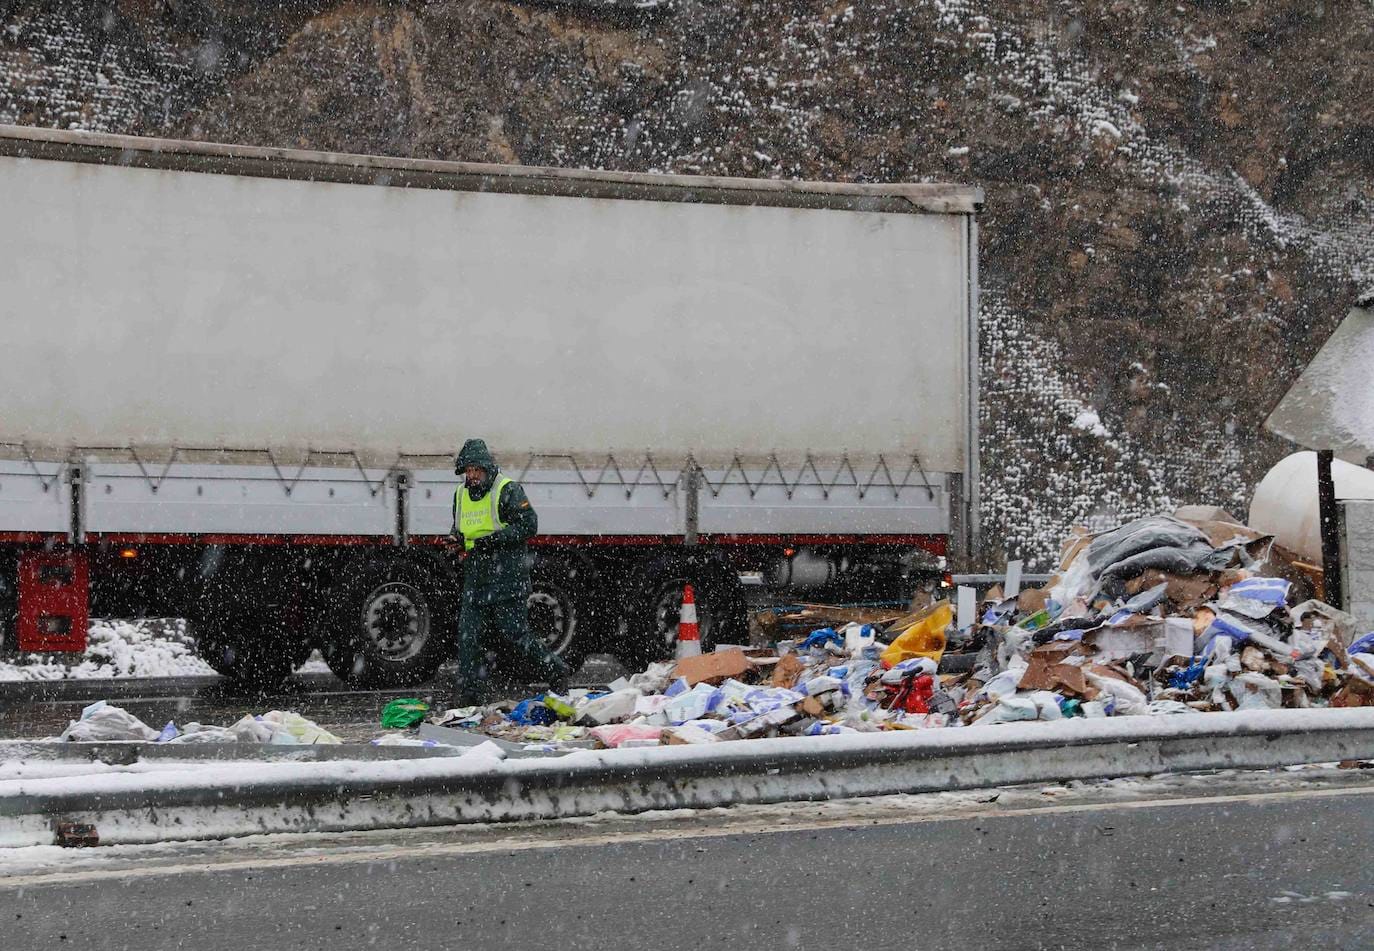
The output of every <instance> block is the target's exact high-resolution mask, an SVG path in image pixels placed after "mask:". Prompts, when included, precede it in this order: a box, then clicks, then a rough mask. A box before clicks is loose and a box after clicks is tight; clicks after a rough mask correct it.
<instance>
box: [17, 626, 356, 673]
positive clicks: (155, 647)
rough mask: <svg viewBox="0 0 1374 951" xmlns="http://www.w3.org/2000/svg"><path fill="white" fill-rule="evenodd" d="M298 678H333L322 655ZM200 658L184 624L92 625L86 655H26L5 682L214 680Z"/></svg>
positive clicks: (314, 656)
mask: <svg viewBox="0 0 1374 951" xmlns="http://www.w3.org/2000/svg"><path fill="white" fill-rule="evenodd" d="M297 673H301V674H327V673H329V666H328V665H327V664H325V662H324V658H322V657H321V656H320V652H319V651H315V652H314V653H312V654H311V655H310V659H309V660H308V661H306V662H305V663H304V664H303V665H301V667H300V669H299V670H298V671H297ZM214 676H217V675H216V674H215V670H214V668H212V667H211V666H210V665H209V664H207V663H206V662H205V661H203V660H201V659H200V658H199V657H197V656H196V649H195V639H194V638H192V637H191V635H190V634H189V633H188V632H187V629H186V622H185V621H182V620H178V619H156V620H146V621H117V620H93V621H91V627H90V634H89V636H88V641H87V646H86V652H85V653H84V654H21V655H19V656H17V657H14V658H12V659H10V660H8V661H0V681H11V682H13V681H34V680H111V679H114V678H124V677H214Z"/></svg>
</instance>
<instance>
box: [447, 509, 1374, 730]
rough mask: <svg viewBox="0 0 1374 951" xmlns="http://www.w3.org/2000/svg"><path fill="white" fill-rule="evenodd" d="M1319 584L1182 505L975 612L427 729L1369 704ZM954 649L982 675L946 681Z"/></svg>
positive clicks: (1238, 532) (1219, 517)
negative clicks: (944, 666)
mask: <svg viewBox="0 0 1374 951" xmlns="http://www.w3.org/2000/svg"><path fill="white" fill-rule="evenodd" d="M1321 580H1322V579H1321V572H1320V570H1319V569H1316V568H1314V567H1313V566H1311V565H1306V564H1303V563H1302V562H1300V561H1299V560H1298V559H1297V558H1296V557H1295V556H1293V555H1292V554H1291V553H1288V552H1286V551H1284V550H1283V549H1282V548H1280V547H1279V546H1277V545H1276V544H1275V543H1274V540H1273V538H1272V536H1268V535H1265V534H1263V533H1260V532H1257V531H1254V530H1253V529H1250V528H1248V527H1246V526H1244V525H1241V524H1239V523H1238V522H1236V521H1235V520H1234V519H1232V518H1231V517H1230V516H1229V515H1227V514H1226V513H1224V512H1222V511H1220V510H1217V509H1199V508H1193V509H1183V510H1180V511H1179V512H1178V513H1176V514H1175V515H1171V516H1154V517H1150V518H1143V519H1138V520H1136V521H1133V522H1130V523H1128V524H1126V525H1123V526H1121V527H1120V528H1117V529H1115V530H1113V531H1109V532H1104V533H1100V534H1097V535H1090V534H1088V533H1086V532H1082V533H1077V534H1075V535H1073V536H1071V537H1070V538H1069V539H1068V540H1067V541H1066V542H1065V544H1064V547H1063V552H1062V557H1061V558H1060V562H1059V568H1058V571H1057V572H1056V573H1055V574H1054V576H1053V577H1052V578H1051V579H1050V581H1049V583H1048V584H1046V585H1045V586H1044V587H1043V588H1040V589H1028V590H1024V591H1019V592H1017V593H1016V594H1015V595H1014V596H1013V597H1004V596H1003V592H1002V590H1001V589H993V590H992V591H990V592H988V596H986V597H985V598H984V600H983V602H982V604H981V605H980V606H978V607H977V609H976V611H975V612H974V616H973V617H967V618H960V617H956V612H955V606H954V605H953V604H951V603H950V602H947V601H937V602H934V603H933V604H931V605H930V606H928V607H926V608H923V609H921V610H919V611H916V612H914V613H911V614H908V615H904V616H902V617H899V618H889V619H887V620H885V621H877V622H876V623H863V622H862V621H859V620H854V621H851V622H850V623H848V624H845V625H843V626H838V625H837V626H824V627H817V628H815V629H813V630H812V631H811V632H810V633H809V634H808V635H807V636H806V637H804V638H800V639H794V640H783V641H779V642H778V643H777V644H776V645H775V646H774V647H766V648H759V647H742V646H730V645H722V646H720V647H718V648H717V649H716V650H715V651H714V652H712V653H708V654H704V655H702V656H700V657H689V658H685V659H683V660H681V661H678V662H677V663H672V662H664V663H659V664H653V665H650V666H649V667H648V668H647V669H646V670H644V671H643V672H641V673H638V674H635V675H634V676H633V677H630V678H628V679H624V678H622V679H620V680H617V681H616V682H614V683H612V684H610V687H609V690H607V691H596V692H590V691H572V692H571V693H569V694H568V695H566V696H559V695H555V694H552V693H545V694H540V695H538V696H535V697H531V698H528V699H526V700H521V701H518V702H516V701H506V702H503V703H498V704H492V705H488V706H484V707H466V708H462V709H457V710H448V711H445V712H443V713H442V714H439V715H438V716H436V717H433V718H432V722H433V723H435V724H438V725H441V726H446V727H449V728H455V729H458V730H463V731H469V732H471V733H475V734H480V735H484V736H488V737H493V738H497V739H500V740H502V741H505V742H508V743H523V744H525V745H526V746H527V748H532V749H544V750H549V751H553V750H560V749H570V748H579V747H583V748H623V747H634V746H648V745H660V744H663V745H676V744H709V743H719V742H723V741H728V740H740V739H752V738H757V737H772V736H815V735H825V734H837V733H863V732H875V731H882V730H913V729H931V728H941V727H959V726H968V725H974V724H979V725H983V724H997V723H1009V722H1015V721H1031V720H1059V719H1064V718H1072V717H1088V718H1093V717H1109V716H1131V715H1166V714H1193V713H1200V712H1206V711H1229V710H1241V711H1244V710H1260V709H1278V708H1281V707H1289V708H1302V707H1313V706H1337V707H1340V706H1374V634H1371V635H1367V636H1365V637H1363V638H1360V639H1359V640H1356V639H1355V628H1354V624H1355V621H1354V618H1353V617H1351V616H1350V615H1348V614H1346V613H1345V612H1342V611H1338V610H1336V609H1335V608H1332V607H1331V606H1329V605H1327V604H1324V603H1323V602H1322V601H1320V600H1319V599H1318V596H1319V594H1320V591H1321ZM816 617H817V619H818V620H820V619H821V618H823V617H827V615H825V612H824V611H823V610H818V611H817V614H816ZM793 620H796V619H793ZM961 622H963V623H961ZM955 653H958V654H963V655H966V656H969V657H970V658H971V660H972V664H971V665H970V666H971V669H966V671H965V672H962V673H949V674H941V673H940V664H941V661H942V659H944V658H945V657H946V655H948V654H955Z"/></svg>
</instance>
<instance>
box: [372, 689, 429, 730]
mask: <svg viewBox="0 0 1374 951" xmlns="http://www.w3.org/2000/svg"><path fill="white" fill-rule="evenodd" d="M428 712H429V704H427V703H425V702H424V701H423V700H417V699H415V698H414V697H400V698H397V699H396V700H393V701H391V702H390V703H388V704H387V705H386V706H384V707H382V727H383V728H384V729H387V730H404V729H406V728H407V727H412V726H414V725H415V724H417V723H419V722H420V721H421V720H423V719H424V718H425V714H426V713H428Z"/></svg>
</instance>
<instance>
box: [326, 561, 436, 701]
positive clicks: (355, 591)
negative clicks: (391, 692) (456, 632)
mask: <svg viewBox="0 0 1374 951" xmlns="http://www.w3.org/2000/svg"><path fill="white" fill-rule="evenodd" d="M333 602H334V608H333V611H332V612H331V615H330V618H329V621H330V624H329V628H328V629H327V630H325V631H324V632H323V634H324V636H323V638H322V640H323V643H322V645H321V653H323V654H324V659H325V661H326V663H328V664H329V669H330V670H332V671H333V672H334V675H335V676H336V677H338V678H339V679H340V680H343V681H344V682H345V683H348V684H350V685H351V686H355V687H365V688H388V687H409V686H412V685H414V684H420V683H424V682H425V681H427V680H430V679H432V678H433V677H434V674H435V673H436V672H437V671H438V669H439V666H440V665H441V664H442V663H443V662H444V661H445V660H447V659H448V657H449V655H450V654H451V653H452V646H453V637H452V627H453V622H454V619H455V618H456V617H457V610H458V608H457V604H456V602H455V601H454V600H453V599H452V596H451V595H450V594H449V593H448V591H447V589H446V586H444V585H443V584H442V583H441V582H440V581H439V579H438V578H436V576H435V575H434V573H432V572H431V571H430V570H428V569H427V568H426V567H424V566H422V565H420V564H417V563H415V562H412V561H406V560H402V559H400V558H392V559H387V560H384V561H369V562H364V563H361V564H359V565H357V566H355V567H354V568H353V569H352V570H350V571H348V572H346V573H345V574H344V576H343V578H342V579H341V580H340V582H339V584H338V585H337V586H336V587H335V590H334V596H333Z"/></svg>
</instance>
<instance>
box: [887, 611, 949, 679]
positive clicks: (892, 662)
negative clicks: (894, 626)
mask: <svg viewBox="0 0 1374 951" xmlns="http://www.w3.org/2000/svg"><path fill="white" fill-rule="evenodd" d="M953 620H954V608H953V607H951V606H950V603H949V602H948V601H945V602H943V603H941V604H940V606H939V607H937V608H936V609H935V610H934V611H932V612H931V613H930V614H929V616H927V617H925V618H922V619H921V620H919V621H917V622H916V623H915V624H913V625H911V626H910V627H908V628H907V629H906V630H905V631H903V632H902V633H901V634H899V635H898V636H897V637H896V639H895V640H893V642H892V643H891V644H889V645H888V646H887V649H886V650H884V651H883V653H882V656H881V660H882V665H883V666H884V667H894V666H896V665H897V664H900V663H901V662H902V661H904V660H910V659H911V658H914V657H929V658H930V659H931V660H934V661H936V662H938V661H939V660H940V658H941V657H942V656H943V655H944V653H945V631H946V629H947V628H948V627H949V625H950V622H952V621H953Z"/></svg>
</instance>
